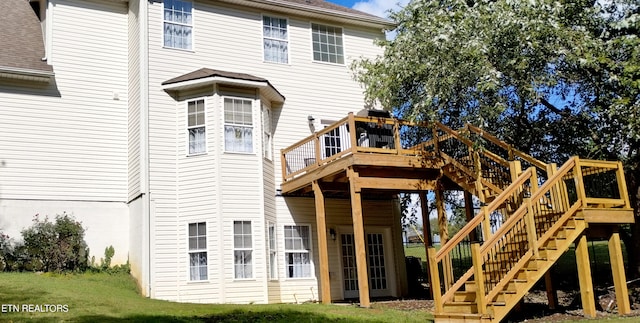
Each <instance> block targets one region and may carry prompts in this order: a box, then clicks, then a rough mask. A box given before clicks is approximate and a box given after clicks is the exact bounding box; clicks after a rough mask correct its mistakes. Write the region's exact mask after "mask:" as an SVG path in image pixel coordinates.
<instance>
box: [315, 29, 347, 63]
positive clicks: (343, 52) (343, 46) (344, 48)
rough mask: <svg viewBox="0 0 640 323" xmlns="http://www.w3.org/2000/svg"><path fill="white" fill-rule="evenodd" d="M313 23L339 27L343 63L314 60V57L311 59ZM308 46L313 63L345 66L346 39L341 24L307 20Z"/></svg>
mask: <svg viewBox="0 0 640 323" xmlns="http://www.w3.org/2000/svg"><path fill="white" fill-rule="evenodd" d="M313 24H316V25H323V26H327V27H334V28H340V29H341V30H342V60H343V61H344V63H342V64H341V63H331V62H325V61H316V60H315V59H313ZM309 48H310V49H311V62H313V63H317V64H326V65H333V66H347V41H346V39H345V37H344V27H343V26H337V25H330V24H327V23H322V22H317V21H310V22H309Z"/></svg>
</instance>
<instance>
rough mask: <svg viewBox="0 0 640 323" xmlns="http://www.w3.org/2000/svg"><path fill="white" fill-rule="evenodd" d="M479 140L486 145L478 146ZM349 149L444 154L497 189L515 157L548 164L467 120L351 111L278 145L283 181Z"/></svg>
mask: <svg viewBox="0 0 640 323" xmlns="http://www.w3.org/2000/svg"><path fill="white" fill-rule="evenodd" d="M480 141H481V142H482V145H484V146H486V147H487V148H490V149H487V148H483V147H477V146H478V145H477V143H478V142H480ZM416 143H418V144H416ZM496 152H497V153H496ZM353 153H377V154H395V155H411V156H417V155H433V156H435V155H438V156H441V154H444V155H446V156H448V157H450V160H451V161H456V162H458V163H460V164H461V165H462V166H464V168H465V170H466V171H468V172H470V173H472V174H474V176H479V177H481V178H482V180H483V181H484V182H485V185H487V186H494V187H495V188H499V189H500V190H501V189H503V188H505V187H506V186H508V184H509V183H510V182H511V180H513V179H515V177H517V175H518V174H519V173H520V172H521V170H520V169H512V168H511V166H510V161H513V160H519V161H521V163H522V164H523V165H533V166H536V167H537V168H538V169H539V172H541V173H542V172H546V171H547V168H548V165H547V164H545V163H543V162H541V161H538V160H537V159H535V158H533V157H531V156H529V155H527V154H525V153H523V152H521V151H518V150H517V149H515V148H513V147H512V146H510V145H508V144H507V143H505V142H503V141H500V140H499V139H497V138H496V137H494V136H492V135H490V134H488V133H486V132H484V131H483V130H482V129H480V128H477V127H474V126H471V125H467V126H465V127H464V128H463V129H461V130H458V131H456V130H453V129H450V128H448V127H447V126H445V125H443V124H441V123H439V122H433V123H426V122H410V121H406V120H399V119H396V118H379V117H359V116H355V115H354V114H353V113H350V114H349V115H348V116H347V117H346V118H343V119H342V120H340V121H338V122H336V123H334V124H332V125H330V126H328V127H326V128H324V129H322V130H320V131H317V132H315V133H313V134H312V135H310V136H308V137H306V138H304V139H302V140H300V141H298V142H297V143H295V144H293V145H291V146H289V147H287V148H285V149H283V150H282V151H281V160H282V175H283V180H284V181H287V180H290V179H293V178H295V177H297V176H300V175H302V174H304V173H306V172H308V171H310V170H313V169H316V168H318V167H320V166H322V165H326V164H328V163H330V162H332V161H334V160H337V159H340V158H342V157H344V156H348V155H350V154H353Z"/></svg>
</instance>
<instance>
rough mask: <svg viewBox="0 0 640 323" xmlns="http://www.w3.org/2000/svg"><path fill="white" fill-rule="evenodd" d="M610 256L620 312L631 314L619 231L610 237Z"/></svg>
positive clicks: (621, 313)
mask: <svg viewBox="0 0 640 323" xmlns="http://www.w3.org/2000/svg"><path fill="white" fill-rule="evenodd" d="M609 257H610V259H611V272H612V273H613V285H614V287H615V290H616V302H617V303H618V314H620V315H625V314H629V313H631V305H630V304H629V291H628V290H627V281H626V280H627V279H626V277H625V274H624V263H623V261H622V246H621V245H620V234H619V233H618V232H614V233H613V234H611V237H610V238H609Z"/></svg>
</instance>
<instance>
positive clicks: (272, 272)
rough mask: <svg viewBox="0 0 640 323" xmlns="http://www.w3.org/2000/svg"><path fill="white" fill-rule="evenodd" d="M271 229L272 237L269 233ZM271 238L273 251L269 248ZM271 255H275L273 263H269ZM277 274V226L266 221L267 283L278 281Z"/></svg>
mask: <svg viewBox="0 0 640 323" xmlns="http://www.w3.org/2000/svg"><path fill="white" fill-rule="evenodd" d="M271 228H273V237H271V235H270V231H269V230H270V229H271ZM271 238H273V247H274V248H273V249H272V248H271V241H272V240H271ZM272 253H273V254H275V256H274V257H273V259H274V261H273V263H271V254H272ZM272 268H273V269H274V270H272ZM278 274H279V272H278V226H277V225H276V223H275V222H273V221H267V275H268V279H269V281H276V280H278V277H279V276H280V275H278Z"/></svg>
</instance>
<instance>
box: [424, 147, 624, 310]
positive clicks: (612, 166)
mask: <svg viewBox="0 0 640 323" xmlns="http://www.w3.org/2000/svg"><path fill="white" fill-rule="evenodd" d="M552 173H553V174H552V175H551V176H550V177H549V179H548V180H547V181H546V182H545V183H544V184H543V185H542V186H540V187H539V188H538V186H537V183H538V181H537V178H536V170H535V168H533V167H530V168H528V169H527V170H526V171H524V172H523V173H522V174H521V175H520V176H519V177H518V178H517V179H516V180H515V181H514V182H513V183H512V184H511V186H509V188H507V189H506V190H505V191H503V192H502V193H501V194H500V195H499V196H498V197H497V198H496V199H495V200H494V201H493V202H492V203H490V204H489V205H488V206H487V207H486V208H483V210H481V211H480V213H478V215H477V216H476V217H474V218H473V219H472V220H471V221H470V222H469V223H467V225H466V226H465V227H464V228H462V229H461V230H460V231H459V232H458V234H456V235H455V236H454V237H453V238H452V239H451V240H450V241H449V242H447V243H446V244H445V245H444V246H442V248H441V249H440V250H439V251H438V252H437V253H436V252H435V249H434V248H429V251H428V253H429V269H430V274H431V279H432V282H433V284H434V287H433V289H432V290H433V294H434V300H435V304H436V312H442V310H443V304H444V303H445V302H448V301H451V300H452V298H453V295H454V293H455V292H456V291H459V290H460V288H461V287H462V286H464V284H465V283H467V282H469V281H470V279H471V278H472V277H473V280H474V282H475V284H476V293H477V295H476V300H477V305H478V312H479V313H480V314H485V313H486V312H487V307H486V306H487V304H488V303H490V302H491V301H492V300H493V299H494V298H495V297H496V296H497V295H498V293H499V292H500V291H502V290H503V289H504V288H505V286H506V285H507V284H508V283H509V281H511V279H513V278H514V277H515V276H516V274H517V273H518V271H519V270H520V269H522V267H523V266H524V265H525V264H526V263H527V261H528V260H529V259H531V257H534V256H535V257H537V256H539V247H540V246H542V245H543V244H545V243H546V242H547V240H549V239H550V238H551V237H552V236H553V235H554V234H556V232H557V231H558V230H560V229H561V228H562V227H563V226H564V225H565V223H566V222H567V221H568V220H569V219H570V218H571V217H573V216H574V215H575V214H576V213H577V212H578V211H579V210H580V209H582V208H584V207H590V208H598V207H601V208H611V207H619V208H628V207H629V199H628V194H627V191H626V184H625V181H624V174H623V169H622V164H621V163H620V162H604V161H592V160H580V159H579V158H578V157H573V158H571V159H569V160H568V161H567V162H566V163H565V164H564V165H563V166H562V167H561V168H560V169H558V170H557V171H552ZM607 186H608V187H610V189H608V190H605V191H606V192H607V193H606V194H605V195H606V196H603V195H602V193H601V192H602V191H603V187H607ZM518 191H520V192H521V194H522V201H521V203H519V204H520V206H519V207H518V208H517V210H516V211H515V212H514V213H513V214H512V215H511V217H510V218H509V219H508V220H507V221H506V222H505V223H504V224H503V225H502V226H501V227H500V228H499V229H498V230H497V231H496V232H495V233H494V234H493V235H492V236H491V238H489V239H487V240H485V242H484V243H483V244H482V246H479V247H478V245H477V244H476V245H475V246H474V247H472V261H471V262H472V264H473V266H472V267H471V268H468V269H467V270H466V272H465V273H464V274H462V275H461V276H460V277H459V278H458V280H457V281H456V282H455V283H453V284H452V285H451V286H443V287H444V290H441V289H440V288H438V287H440V277H441V276H443V277H446V275H447V274H448V273H445V272H441V269H440V268H439V267H442V268H447V266H446V263H445V262H446V261H447V259H448V257H451V255H450V252H451V250H453V249H454V248H456V246H457V245H458V244H459V243H460V242H461V241H463V240H464V239H465V238H466V237H467V236H468V235H469V234H470V232H472V231H473V230H475V229H476V228H477V227H478V226H480V225H482V223H485V222H486V217H487V216H488V215H489V214H490V213H491V212H492V211H493V210H495V209H496V208H497V207H499V206H500V204H502V203H504V202H505V201H507V200H508V199H509V198H512V197H513V195H514V194H515V193H516V192H518ZM594 194H595V196H594ZM443 271H444V269H443ZM443 291H444V294H442V292H443Z"/></svg>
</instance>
